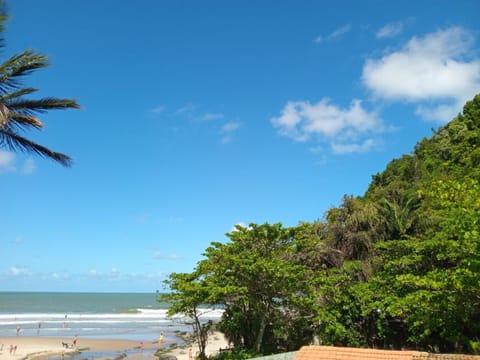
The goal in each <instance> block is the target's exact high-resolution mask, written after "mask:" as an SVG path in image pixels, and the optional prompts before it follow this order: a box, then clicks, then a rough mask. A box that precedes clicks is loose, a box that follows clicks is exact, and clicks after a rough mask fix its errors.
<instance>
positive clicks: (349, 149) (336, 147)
mask: <svg viewBox="0 0 480 360" xmlns="http://www.w3.org/2000/svg"><path fill="white" fill-rule="evenodd" d="M375 145H376V143H375V141H374V140H373V139H366V140H365V141H363V142H362V143H351V144H337V143H332V150H333V152H334V153H336V154H351V153H365V152H368V151H370V150H371V149H372V148H373V147H374V146H375Z"/></svg>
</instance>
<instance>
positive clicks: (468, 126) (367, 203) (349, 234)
mask: <svg viewBox="0 0 480 360" xmlns="http://www.w3.org/2000/svg"><path fill="white" fill-rule="evenodd" d="M227 236H228V238H229V241H227V242H226V243H219V242H215V243H212V244H211V246H210V247H209V248H207V249H206V250H205V254H204V256H205V258H204V260H201V261H200V262H199V263H198V264H197V267H196V268H195V270H194V271H193V272H192V273H189V274H171V276H170V278H169V279H168V280H167V282H166V283H167V285H168V287H169V289H170V290H171V293H170V294H167V295H166V296H164V297H163V298H162V299H161V300H162V301H169V302H171V303H172V305H173V306H172V307H171V313H174V312H183V313H188V314H191V316H192V317H194V318H195V316H196V314H197V311H196V309H197V307H198V306H199V305H200V304H206V303H209V304H222V306H223V307H224V309H225V312H224V316H223V318H222V320H221V322H220V324H218V328H219V329H220V330H221V331H223V332H224V333H225V335H226V336H227V338H228V339H229V340H230V341H231V343H232V344H234V345H235V349H236V350H235V351H237V350H238V351H237V352H236V353H235V354H234V356H233V357H232V358H235V359H241V358H246V357H242V356H241V355H240V354H244V355H245V354H247V355H252V354H269V353H275V352H282V351H287V350H296V349H298V348H299V347H300V346H301V345H304V344H308V343H311V342H313V341H317V342H320V343H322V344H335V345H343V346H357V347H374V348H393V349H401V348H410V349H417V350H426V351H430V352H455V353H478V352H480V94H479V95H477V96H475V98H474V99H473V100H471V101H469V102H467V104H466V105H465V107H464V109H463V113H462V114H460V115H458V116H457V117H456V118H455V119H453V120H452V121H451V122H450V123H449V124H447V125H446V126H444V127H442V128H441V129H439V130H438V131H436V132H435V134H433V136H432V137H431V138H430V139H423V140H421V141H420V142H419V143H418V144H417V145H416V147H415V149H414V150H413V152H412V154H409V155H404V156H403V157H401V158H399V159H395V160H393V161H391V162H390V163H389V164H388V165H387V167H386V169H385V170H384V171H383V172H381V173H379V174H376V175H374V176H373V179H372V182H371V184H370V186H369V188H368V190H367V191H366V193H365V194H364V195H363V196H359V197H354V196H344V197H343V199H342V201H341V203H340V205H339V206H338V207H333V208H331V209H329V210H328V211H327V213H326V215H325V217H324V219H323V220H321V221H318V222H314V223H309V222H301V223H300V224H299V225H298V226H296V227H291V228H284V227H283V226H282V224H280V223H277V224H268V223H265V224H261V225H258V224H249V225H248V226H244V227H242V226H236V229H235V230H234V231H232V232H230V233H229V234H227ZM197 324H200V323H197ZM196 329H197V333H198V334H200V335H202V334H203V335H204V336H207V335H206V334H208V332H207V330H208V329H205V328H204V327H203V326H200V325H198V326H197V328H196Z"/></svg>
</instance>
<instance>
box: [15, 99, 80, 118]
mask: <svg viewBox="0 0 480 360" xmlns="http://www.w3.org/2000/svg"><path fill="white" fill-rule="evenodd" d="M7 106H8V108H9V109H10V110H15V111H16V112H18V113H23V114H33V113H43V112H46V111H47V110H54V109H80V105H79V104H78V103H77V101H76V100H74V99H58V98H54V97H47V98H42V99H38V100H24V99H18V100H14V101H9V102H8V103H7Z"/></svg>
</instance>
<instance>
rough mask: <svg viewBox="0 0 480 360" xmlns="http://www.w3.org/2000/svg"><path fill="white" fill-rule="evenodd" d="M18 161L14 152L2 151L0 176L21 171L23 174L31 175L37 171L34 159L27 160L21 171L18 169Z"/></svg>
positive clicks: (0, 153)
mask: <svg viewBox="0 0 480 360" xmlns="http://www.w3.org/2000/svg"><path fill="white" fill-rule="evenodd" d="M16 160H17V158H16V156H15V154H14V153H13V152H10V151H3V150H0V174H1V173H7V172H10V173H14V172H17V171H20V172H21V173H22V174H25V175H30V174H32V173H33V172H34V171H35V169H36V166H35V161H34V160H33V159H32V158H28V159H27V160H25V162H24V163H23V165H22V167H21V168H20V169H17V166H16V164H15V163H16Z"/></svg>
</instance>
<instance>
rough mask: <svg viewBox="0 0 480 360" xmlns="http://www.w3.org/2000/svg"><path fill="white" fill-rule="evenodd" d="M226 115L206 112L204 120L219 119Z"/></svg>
mask: <svg viewBox="0 0 480 360" xmlns="http://www.w3.org/2000/svg"><path fill="white" fill-rule="evenodd" d="M224 117H225V116H224V115H223V114H222V113H206V114H204V115H203V116H202V120H205V121H210V120H218V119H223V118H224Z"/></svg>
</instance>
